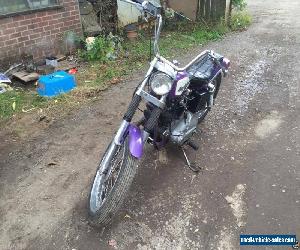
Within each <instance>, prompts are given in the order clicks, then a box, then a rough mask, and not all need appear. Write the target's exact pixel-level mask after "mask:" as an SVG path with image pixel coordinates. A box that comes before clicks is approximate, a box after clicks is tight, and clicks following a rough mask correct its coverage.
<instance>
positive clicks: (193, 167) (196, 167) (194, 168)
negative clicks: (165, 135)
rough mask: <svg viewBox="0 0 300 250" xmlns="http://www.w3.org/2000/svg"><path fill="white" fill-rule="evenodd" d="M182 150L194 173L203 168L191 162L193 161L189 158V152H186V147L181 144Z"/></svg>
mask: <svg viewBox="0 0 300 250" xmlns="http://www.w3.org/2000/svg"><path fill="white" fill-rule="evenodd" d="M181 150H182V152H183V155H184V158H185V160H186V163H187V165H188V167H189V168H190V169H191V170H192V171H193V172H194V173H198V172H199V171H200V170H201V168H199V167H198V166H195V165H194V164H191V162H190V160H189V158H188V157H187V154H186V152H185V149H184V147H183V146H181Z"/></svg>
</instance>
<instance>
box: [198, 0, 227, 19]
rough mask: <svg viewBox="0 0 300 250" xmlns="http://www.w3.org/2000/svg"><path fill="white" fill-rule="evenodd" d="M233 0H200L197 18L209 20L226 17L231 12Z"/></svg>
mask: <svg viewBox="0 0 300 250" xmlns="http://www.w3.org/2000/svg"><path fill="white" fill-rule="evenodd" d="M230 2H231V0H199V1H198V13H197V18H198V19H201V20H205V21H209V22H216V21H219V20H220V19H221V18H226V17H227V15H228V14H229V12H230V7H229V6H230Z"/></svg>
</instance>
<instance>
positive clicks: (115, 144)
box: [102, 95, 162, 171]
mask: <svg viewBox="0 0 300 250" xmlns="http://www.w3.org/2000/svg"><path fill="white" fill-rule="evenodd" d="M140 102H141V97H140V96H139V95H135V96H134V97H133V99H132V101H131V103H130V105H129V108H128V110H127V112H126V114H125V115H124V118H123V121H122V123H121V126H120V127H119V129H118V131H117V133H116V135H115V137H114V139H113V141H112V143H111V144H110V147H109V149H108V152H107V154H106V155H105V157H104V159H103V162H102V164H103V166H104V168H103V169H104V171H106V170H109V168H110V162H111V161H112V159H113V157H114V155H115V154H116V152H117V150H118V148H119V147H120V146H121V145H122V144H123V143H124V141H125V138H126V136H127V135H128V136H129V150H130V153H131V154H132V155H133V156H134V157H135V158H137V159H140V158H141V157H142V154H143V147H144V144H145V143H146V142H147V140H148V138H149V135H150V132H151V131H152V130H153V129H154V127H155V126H156V124H157V121H158V118H159V116H160V114H161V112H162V109H161V108H159V107H156V108H155V109H154V110H153V111H152V112H151V116H150V118H149V119H148V120H147V121H146V124H145V126H144V130H142V131H141V130H140V129H139V128H138V127H136V126H134V125H132V124H131V120H132V118H133V116H134V114H135V111H136V110H137V108H138V106H139V104H140Z"/></svg>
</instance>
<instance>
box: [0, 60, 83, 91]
mask: <svg viewBox="0 0 300 250" xmlns="http://www.w3.org/2000/svg"><path fill="white" fill-rule="evenodd" d="M77 71H78V64H77V61H76V59H75V58H74V57H73V56H68V57H66V56H64V55H58V56H49V57H46V58H45V59H44V60H40V61H36V62H35V61H33V60H27V61H25V60H24V61H23V62H22V63H19V64H14V65H12V66H11V67H10V68H9V69H8V70H6V71H5V72H4V73H0V94H3V93H5V92H7V91H11V90H13V89H14V88H17V87H21V88H22V87H23V88H24V89H27V88H30V87H31V86H32V87H34V86H38V89H37V90H38V93H39V94H40V95H42V96H49V97H50V96H56V95H59V94H61V93H66V92H68V91H70V90H71V89H73V88H74V87H75V78H74V77H73V76H72V75H74V74H76V73H77ZM61 72H64V73H63V74H62V73H61ZM56 75H61V76H62V75H63V77H60V78H61V79H60V81H59V82H60V84H59V85H56V86H54V85H55V84H54V82H55V81H49V82H52V84H48V85H47V87H48V91H50V89H51V88H52V86H53V87H55V88H56V89H55V90H52V92H51V91H50V92H51V93H52V95H48V94H45V92H43V91H41V89H40V85H39V81H40V79H45V77H46V76H47V77H48V78H49V79H52V80H54V79H56V78H57V77H55V76H56ZM64 76H69V77H67V78H68V79H69V80H68V81H66V82H65V81H64V80H65V77H64ZM70 78H72V79H73V80H72V81H74V83H72V84H70ZM56 80H57V79H56ZM71 85H72V88H71ZM47 93H48V92H47Z"/></svg>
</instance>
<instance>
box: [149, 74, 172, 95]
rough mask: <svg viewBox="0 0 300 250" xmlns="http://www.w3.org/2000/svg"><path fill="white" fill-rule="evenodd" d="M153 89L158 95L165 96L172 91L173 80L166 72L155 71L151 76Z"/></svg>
mask: <svg viewBox="0 0 300 250" xmlns="http://www.w3.org/2000/svg"><path fill="white" fill-rule="evenodd" d="M150 84H151V89H152V90H153V92H154V93H155V94H157V95H160V96H163V95H166V94H168V93H169V92H170V90H171V88H172V84H173V80H172V78H171V77H170V76H168V75H167V74H165V73H161V72H159V73H155V74H153V75H152V77H151V78H150Z"/></svg>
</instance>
